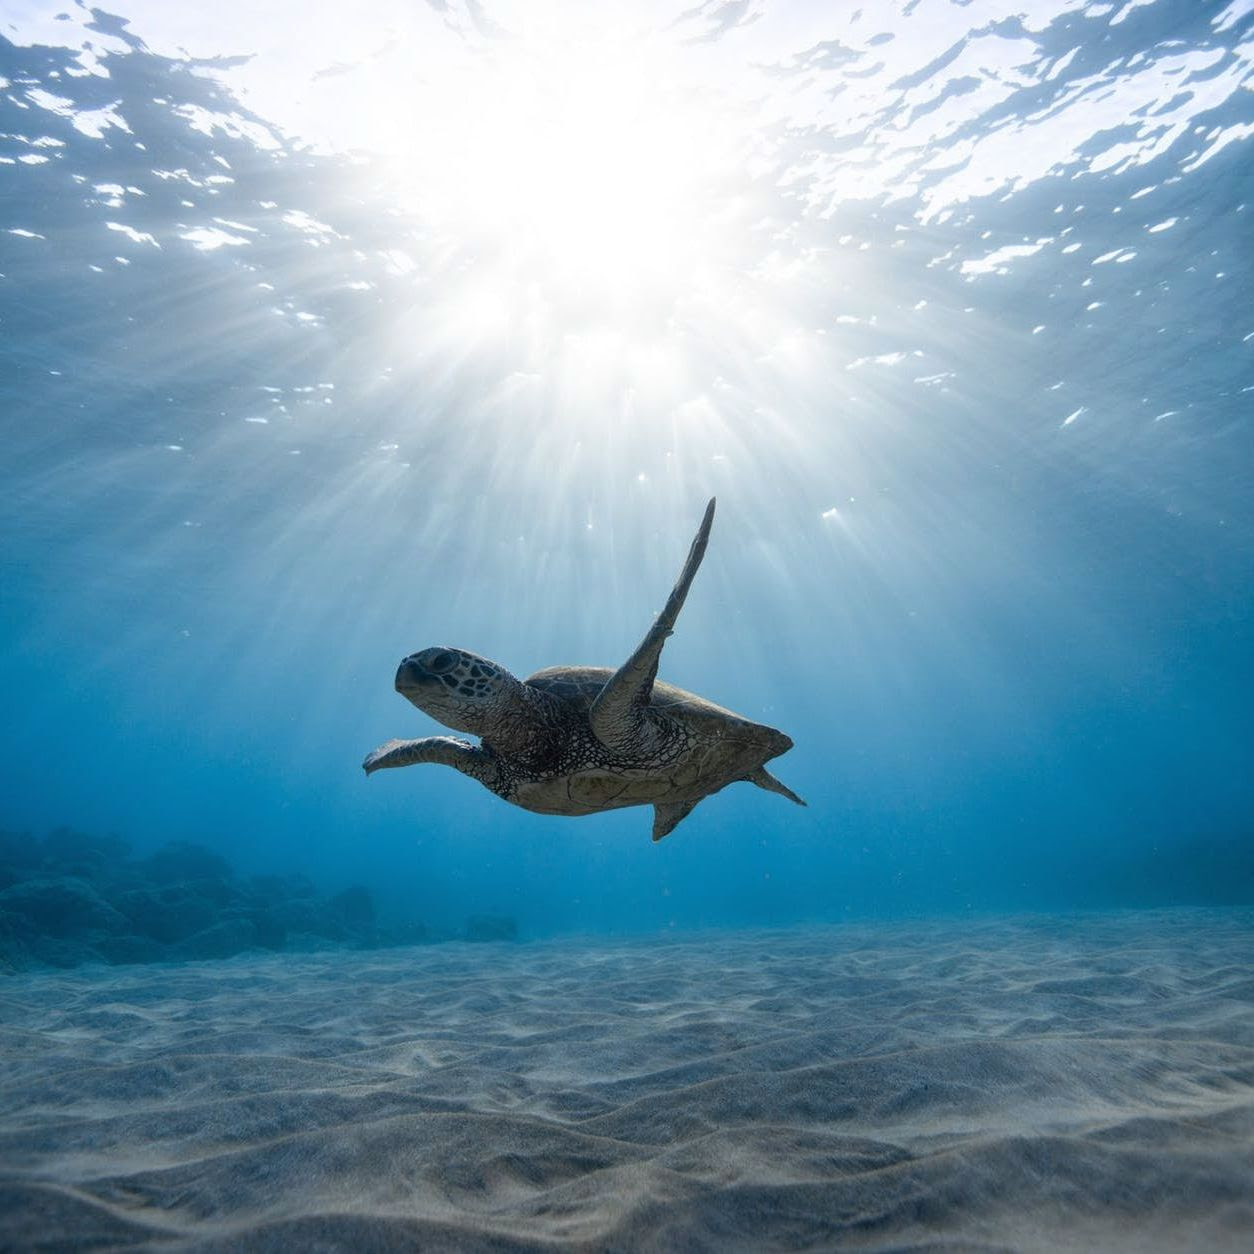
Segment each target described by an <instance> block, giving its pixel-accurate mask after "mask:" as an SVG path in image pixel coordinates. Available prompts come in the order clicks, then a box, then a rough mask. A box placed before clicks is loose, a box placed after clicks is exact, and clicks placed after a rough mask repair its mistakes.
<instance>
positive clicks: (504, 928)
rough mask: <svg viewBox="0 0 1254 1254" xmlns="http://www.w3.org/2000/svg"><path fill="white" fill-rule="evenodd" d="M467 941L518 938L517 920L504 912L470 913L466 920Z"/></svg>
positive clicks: (510, 939)
mask: <svg viewBox="0 0 1254 1254" xmlns="http://www.w3.org/2000/svg"><path fill="white" fill-rule="evenodd" d="M466 939H467V940H468V941H512V940H517V939H518V921H517V920H516V919H511V918H510V917H509V916H508V915H504V914H472V915H471V916H470V918H469V919H467V920H466Z"/></svg>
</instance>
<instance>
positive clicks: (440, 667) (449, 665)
mask: <svg viewBox="0 0 1254 1254" xmlns="http://www.w3.org/2000/svg"><path fill="white" fill-rule="evenodd" d="M456 665H457V655H456V654H455V653H450V652H449V651H448V650H447V649H441V650H440V652H439V653H437V654H436V655H435V657H433V658H432V659H431V660H430V661H429V662H428V663H427V670H429V671H431V672H432V673H433V674H435V675H443V674H444V672H445V671H451V670H452V669H453V667H454V666H456Z"/></svg>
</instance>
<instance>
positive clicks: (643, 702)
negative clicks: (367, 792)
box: [363, 501, 805, 840]
mask: <svg viewBox="0 0 1254 1254" xmlns="http://www.w3.org/2000/svg"><path fill="white" fill-rule="evenodd" d="M713 521H714V502H713V501H711V502H710V503H709V505H708V506H707V507H706V511H705V517H704V518H703V519H702V522H701V528H700V530H699V531H698V532H697V538H696V539H695V540H694V541H693V544H692V550H691V551H690V552H689V554H688V560H687V562H686V563H685V564H684V569H683V571H682V572H681V574H680V576H679V582H678V583H677V584H676V585H675V588H674V590H673V591H672V592H671V595H670V598H669V599H668V600H667V602H666V607H665V609H663V611H662V613H661V614H660V615H659V616H658V619H657V622H655V623H654V624H653V627H652V628H651V629H650V631H649V633H648V635H646V636H645V638H644V640H643V641H641V643H640V646H639V648H637V649H636V651H635V653H633V654H632V655H631V657H630V658H628V659H627V661H626V662H624V663H623V665H622V666H620V667H619V668H618V670H616V671H611V670H606V669H602V668H599V667H592V666H554V667H551V668H550V669H548V670H543V671H538V672H537V673H536V674H534V675H532V676H531V677H530V678H529V679H527V680H525V681H521V682H520V681H519V680H517V679H515V678H514V676H513V675H511V674H510V673H509V672H508V671H507V670H505V668H504V667H501V666H498V665H497V664H496V663H495V662H489V661H488V660H487V659H486V658H481V657H477V656H476V655H475V654H473V653H467V652H465V651H464V650H462V649H451V648H438V647H437V648H431V649H424V650H422V651H421V652H420V653H414V654H411V655H410V656H409V657H407V658H406V659H405V660H404V661H403V662H402V663H401V664H400V668H399V669H398V670H397V672H396V690H397V691H398V692H399V693H400V694H401V695H402V696H404V697H405V698H406V699H407V700H409V701H411V702H412V703H413V704H414V705H416V706H417V707H418V708H419V709H420V710H422V711H424V712H425V713H427V714H429V715H431V717H432V718H434V719H437V720H438V721H439V722H441V723H443V724H444V725H445V726H446V727H451V728H454V729H455V730H457V731H463V732H469V733H471V734H472V735H477V736H479V737H480V740H481V743H480V744H479V745H478V746H476V745H472V744H470V743H468V742H467V741H464V740H457V739H455V738H453V737H451V736H430V737H427V738H426V739H424V740H389V741H388V742H387V744H384V745H380V746H379V748H377V749H376V750H375V751H374V752H373V753H372V754H371V755H370V756H369V757H368V758H367V759H366V761H365V762H364V764H363V765H364V767H365V770H366V773H367V774H370V773H371V772H372V771H377V770H379V769H381V768H383V767H392V766H412V765H414V764H415V763H418V762H437V763H442V764H443V765H445V766H452V767H455V768H456V769H457V770H459V771H461V772H462V773H463V774H465V775H469V776H471V777H472V778H474V779H477V780H479V781H480V783H482V784H483V785H484V786H485V787H487V788H490V789H491V790H492V791H493V792H494V793H496V794H497V796H499V797H502V798H504V799H505V800H506V801H509V802H512V803H513V804H514V805H517V806H521V807H522V808H523V809H524V810H534V811H536V812H537V813H539V814H568V815H580V814H595V813H597V812H598V811H600V810H613V809H617V808H619V807H620V806H638V805H652V806H653V807H654V811H655V815H654V822H653V839H654V840H661V839H662V837H663V836H666V835H668V834H669V833H670V832H671V831H672V830H673V829H674V827H675V825H676V824H677V823H679V822H680V821H681V820H682V819H683V818H685V817H686V816H687V815H688V814H689V813H690V812H691V810H692V808H693V807H694V806H695V805H696V804H697V803H698V802H699V801H700V800H701V799H702V798H703V797H708V796H709V795H710V794H711V793H715V792H718V791H719V789H721V788H724V787H726V786H727V785H728V784H731V783H735V782H736V781H737V780H744V781H745V782H747V783H751V784H757V785H758V787H759V788H765V789H767V790H768V791H770V792H777V793H780V794H781V795H782V796H785V797H788V798H789V799H790V800H792V801H795V802H797V804H798V805H805V802H804V801H802V800H801V798H800V797H798V796H797V795H796V793H794V792H793V791H792V790H791V789H789V788H787V787H785V786H784V785H783V784H781V783H780V782H779V780H777V779H776V778H775V777H774V776H773V775H771V774H770V773H769V772H768V771H767V769H766V763H767V762H769V761H770V760H771V759H772V758H775V757H778V756H779V755H780V754H781V753H786V752H787V751H788V750H789V749H791V748H792V741H791V740H790V739H789V738H788V737H787V736H785V735H784V733H783V732H780V731H776V730H775V729H774V728H773V727H765V726H763V725H762V724H761V723H753V722H750V721H749V720H748V719H746V718H741V716H740V715H739V714H733V713H732V712H731V711H730V710H725V709H723V708H722V707H721V706H717V705H714V704H712V703H711V702H709V701H706V700H704V699H703V698H701V697H697V696H694V695H693V694H692V693H690V692H685V691H684V690H683V689H682V688H675V687H673V686H672V685H670V684H667V683H663V682H661V681H660V680H658V679H657V678H656V676H657V665H658V659H659V658H660V657H661V653H662V646H663V645H664V644H665V643H666V638H667V636H669V635H670V634H671V632H672V631H673V630H674V627H675V620H676V619H677V618H678V617H679V611H680V609H682V608H683V604H684V598H685V597H686V596H687V595H688V588H689V586H690V585H691V583H692V579H693V576H694V575H695V574H696V573H697V568H698V567H699V566H700V565H701V559H702V557H704V555H705V547H706V543H707V542H708V540H709V536H710V525H711V523H712V522H713Z"/></svg>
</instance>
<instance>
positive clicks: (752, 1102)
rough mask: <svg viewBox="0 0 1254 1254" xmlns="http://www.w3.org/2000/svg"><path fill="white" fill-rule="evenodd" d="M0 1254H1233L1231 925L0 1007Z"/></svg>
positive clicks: (452, 973) (311, 962)
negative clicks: (576, 1253) (432, 1253)
mask: <svg viewBox="0 0 1254 1254" xmlns="http://www.w3.org/2000/svg"><path fill="white" fill-rule="evenodd" d="M0 1056H2V1058H3V1072H2V1074H0V1248H2V1249H4V1250H58V1249H59V1250H85V1249H128V1248H134V1247H137V1246H150V1247H153V1248H173V1249H196V1250H217V1249H222V1250H228V1249H229V1250H283V1251H289V1250H299V1251H316V1250H350V1249H351V1250H354V1251H376V1250H415V1249H422V1250H533V1249H534V1250H624V1251H627V1250H667V1251H669V1250H684V1251H690V1250H691V1251H697V1250H701V1251H705V1250H708V1251H720V1252H721V1251H731V1250H776V1249H779V1250H795V1249H817V1250H824V1249H827V1250H833V1249H840V1250H907V1249H909V1250H1033V1251H1036V1250H1039V1251H1045V1250H1057V1249H1074V1250H1090V1249H1096V1250H1129V1251H1132V1250H1135V1251H1146V1250H1208V1251H1209V1250H1241V1251H1243V1252H1244V1251H1248V1250H1250V1249H1252V1248H1254V912H1251V911H1236V910H1224V911H1212V910H1194V911H1146V912H1128V913H1118V914H1081V915H1074V916H1051V917H1044V916H1041V917H1022V918H1013V919H1002V920H988V919H981V920H968V921H948V922H915V923H894V924H883V925H861V924H860V925H849V926H841V927H824V928H805V929H795V930H788V931H776V932H725V933H703V934H699V935H696V936H693V937H690V938H681V939H664V940H660V941H658V940H654V941H643V940H633V941H629V942H627V941H624V942H604V941H600V942H591V943H574V942H569V941H565V942H560V943H559V942H546V943H532V944H521V945H496V944H493V945H466V944H447V945H439V946H430V947H426V948H414V949H394V950H386V951H376V952H337V953H331V954H318V955H304V956H290V955H288V956H266V957H256V958H250V957H239V958H234V959H231V960H229V961H225V962H217V963H196V964H188V965H182V966H148V967H121V968H117V967H115V968H100V967H95V968H91V969H83V970H79V971H75V972H68V973H67V972H56V973H52V974H25V975H18V976H11V977H7V978H5V979H3V980H2V981H0Z"/></svg>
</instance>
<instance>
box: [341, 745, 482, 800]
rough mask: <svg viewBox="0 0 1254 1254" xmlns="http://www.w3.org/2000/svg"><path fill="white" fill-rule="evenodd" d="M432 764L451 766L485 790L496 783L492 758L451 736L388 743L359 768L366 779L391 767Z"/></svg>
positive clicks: (368, 757)
mask: <svg viewBox="0 0 1254 1254" xmlns="http://www.w3.org/2000/svg"><path fill="white" fill-rule="evenodd" d="M421 762H434V763H436V765H438V766H451V767H452V768H453V769H454V770H456V771H461V773H462V774H463V775H469V776H470V777H471V779H477V780H478V781H479V782H480V783H481V784H483V785H485V786H486V787H488V788H491V787H492V785H493V784H494V783H495V782H496V778H497V773H498V768H497V764H496V759H495V757H494V755H493V754H490V753H488V752H487V751H486V750H484V749H480V748H477V747H476V746H475V745H472V744H469V743H468V742H467V741H465V740H458V739H456V738H455V737H453V736H427V737H425V738H424V739H422V740H389V741H388V742H387V743H386V744H382V745H380V746H379V747H378V748H377V749H376V750H375V751H374V752H373V753H371V754H370V755H369V756H367V758H366V760H365V761H364V762H363V763H362V764H361V766H362V770H364V771H365V772H366V774H367V775H370V774H373V773H374V772H375V771H381V770H384V769H385V768H387V767H393V766H416V765H418V764H419V763H421Z"/></svg>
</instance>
